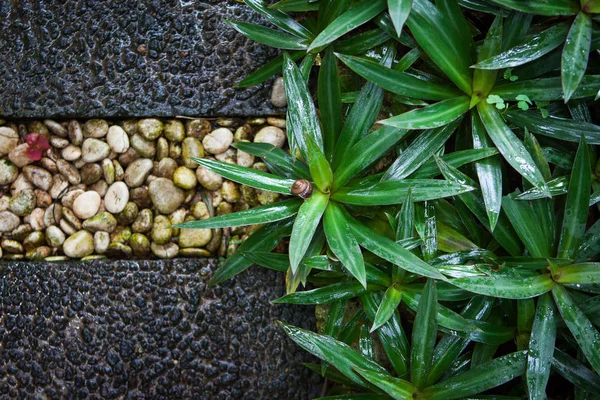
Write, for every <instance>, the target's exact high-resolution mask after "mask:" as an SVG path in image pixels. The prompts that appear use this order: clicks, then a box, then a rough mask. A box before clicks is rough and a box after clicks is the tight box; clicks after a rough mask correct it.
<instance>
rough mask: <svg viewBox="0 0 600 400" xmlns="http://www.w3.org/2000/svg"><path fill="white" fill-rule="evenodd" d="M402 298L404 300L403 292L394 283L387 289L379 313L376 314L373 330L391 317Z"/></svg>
mask: <svg viewBox="0 0 600 400" xmlns="http://www.w3.org/2000/svg"><path fill="white" fill-rule="evenodd" d="M400 300H402V292H401V291H400V290H398V289H397V288H396V287H395V286H394V285H392V286H390V287H389V288H388V289H387V290H386V291H385V294H384V295H383V299H382V300H381V303H380V304H379V308H378V309H377V314H376V315H375V319H374V321H373V326H372V327H371V332H374V331H375V330H377V329H378V328H379V327H381V326H382V325H383V324H385V323H386V322H387V321H388V319H390V318H391V316H392V315H393V314H394V312H395V311H396V310H397V309H398V305H399V304H400Z"/></svg>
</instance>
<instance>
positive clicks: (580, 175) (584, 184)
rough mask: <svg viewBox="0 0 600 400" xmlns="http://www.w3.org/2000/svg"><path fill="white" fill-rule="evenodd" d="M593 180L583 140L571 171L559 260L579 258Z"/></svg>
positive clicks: (559, 245) (586, 148) (559, 246)
mask: <svg viewBox="0 0 600 400" xmlns="http://www.w3.org/2000/svg"><path fill="white" fill-rule="evenodd" d="M591 180H592V176H591V170H590V155H589V151H588V146H587V144H586V141H585V139H583V140H582V141H581V143H580V144H579V149H578V150H577V154H576V155H575V164H574V165H573V170H572V171H571V179H570V181H569V191H568V193H567V201H566V204H565V216H564V219H563V224H562V232H561V235H560V242H559V244H558V257H559V258H568V259H574V258H575V257H576V256H577V249H578V248H579V246H580V245H581V243H582V242H583V236H584V234H585V226H586V222H587V218H588V210H589V203H590V187H591V184H592V182H591Z"/></svg>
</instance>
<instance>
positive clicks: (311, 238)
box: [176, 46, 495, 289]
mask: <svg viewBox="0 0 600 400" xmlns="http://www.w3.org/2000/svg"><path fill="white" fill-rule="evenodd" d="M394 55H395V50H394V47H393V46H390V47H389V48H388V50H387V52H386V56H385V58H384V59H383V60H382V62H383V63H388V64H389V63H391V61H392V59H393V58H394ZM320 74H322V76H321V77H320V79H319V100H320V105H321V113H322V115H324V116H326V117H327V119H324V120H323V128H321V124H320V122H319V119H318V117H317V113H316V109H315V107H314V105H313V101H312V98H311V96H310V93H309V91H308V88H307V86H306V82H305V78H304V76H303V74H302V72H301V70H300V68H298V67H297V66H296V64H295V63H294V62H293V60H292V59H291V57H289V56H288V55H284V66H283V77H284V82H285V88H286V94H287V96H288V98H290V99H294V101H292V102H290V105H289V107H288V119H287V128H288V129H287V132H288V140H289V143H290V148H291V153H292V154H297V155H298V156H299V158H294V157H293V156H292V155H290V154H287V153H285V152H284V151H283V150H281V149H278V148H275V147H274V146H272V145H268V144H261V143H243V142H238V143H236V144H235V146H236V147H237V148H238V149H240V150H243V151H245V152H248V153H251V154H254V155H255V156H259V157H262V158H263V160H264V161H265V163H266V164H267V165H268V166H269V167H270V168H271V170H272V171H273V172H274V173H265V172H261V171H257V170H255V169H251V168H245V167H240V166H235V165H232V164H228V163H225V162H219V161H213V160H206V159H196V161H197V162H198V163H199V164H200V165H202V166H203V167H205V168H208V169H210V170H212V171H214V172H216V173H219V174H220V175H222V176H223V177H225V178H227V179H231V180H233V181H236V182H238V183H241V184H244V185H249V186H252V187H254V188H257V189H262V190H269V191H273V192H277V193H282V194H286V195H292V194H293V195H297V196H299V197H301V198H300V199H288V200H284V201H282V202H278V203H275V204H272V205H267V206H262V207H258V208H254V209H250V210H247V211H241V212H238V213H234V214H227V215H223V216H219V217H216V218H211V219H208V220H202V221H192V222H189V223H186V224H181V225H177V226H176V227H180V228H182V227H186V228H221V227H228V226H242V225H253V224H263V223H275V226H267V227H264V228H262V230H261V231H259V232H257V233H255V234H254V235H253V236H252V238H251V239H249V240H247V241H246V242H245V243H244V244H242V246H240V248H239V251H240V252H247V251H253V250H254V251H255V250H263V251H264V250H266V251H269V250H271V249H272V248H273V247H275V245H276V244H277V242H278V241H279V240H280V239H281V238H282V237H285V236H291V238H290V246H289V265H290V272H291V279H292V280H293V281H294V282H296V284H295V285H292V286H296V285H297V284H298V283H299V282H300V281H303V282H305V281H306V276H307V275H308V273H309V272H310V269H311V267H310V266H308V265H306V264H305V263H302V260H303V258H305V255H307V251H308V250H309V249H310V248H311V242H314V243H313V245H312V246H313V247H315V248H316V250H317V251H320V249H321V247H322V245H323V239H324V238H326V240H327V244H328V246H329V249H330V250H331V251H332V253H333V254H334V255H335V257H337V258H338V259H339V260H341V261H342V263H343V265H344V267H345V268H346V269H347V270H348V272H349V273H351V274H352V275H353V276H354V277H355V278H356V279H357V280H358V281H359V282H360V283H361V284H362V286H363V287H364V288H365V289H366V288H367V280H366V271H365V265H364V262H363V257H362V253H361V250H360V246H362V247H364V248H367V249H369V250H370V251H372V252H374V253H375V254H378V255H379V256H381V257H384V258H387V259H389V260H390V261H393V262H395V263H397V264H399V265H401V266H402V267H403V268H404V269H406V270H408V271H411V272H413V273H417V274H419V275H422V276H430V277H433V278H441V277H442V276H441V274H439V273H438V272H437V271H436V270H435V269H434V268H432V267H431V266H429V265H428V264H427V263H425V262H423V261H422V260H420V259H419V258H418V257H416V256H414V255H413V254H412V253H410V252H409V251H407V250H406V249H404V248H403V247H402V246H400V245H399V244H397V243H395V242H394V241H392V240H390V239H388V238H386V237H385V236H382V235H380V234H377V233H376V232H374V231H372V230H371V229H369V228H368V227H367V226H365V225H364V224H362V223H361V222H359V221H358V220H357V219H356V218H355V217H354V216H353V215H352V214H355V215H357V214H360V213H361V209H360V207H368V206H386V205H394V204H400V203H402V202H403V201H404V199H405V198H406V197H407V196H408V195H409V193H410V196H412V198H413V199H414V200H416V201H427V200H433V199H439V198H443V197H448V196H454V195H457V194H460V193H464V192H467V191H470V190H472V188H471V187H469V186H467V185H464V184H461V183H459V182H449V181H445V180H440V179H429V178H430V177H431V175H432V174H434V175H435V173H436V171H435V169H431V168H429V169H428V170H419V167H421V165H422V164H423V163H424V161H425V159H424V158H423V157H422V155H419V153H421V152H423V151H425V152H433V151H435V150H437V149H438V148H439V146H440V145H441V144H442V143H443V141H444V140H445V139H446V138H447V137H448V136H449V135H450V134H451V133H452V131H453V130H454V128H455V126H454V125H451V126H449V127H443V128H440V129H433V130H431V131H428V132H426V133H425V134H424V135H422V136H421V137H419V138H416V139H415V140H413V141H412V143H411V147H409V149H407V151H406V152H404V153H403V154H402V155H401V156H400V157H399V158H398V160H399V162H397V168H402V169H403V171H404V172H403V175H404V177H407V178H410V177H412V176H415V175H416V176H418V177H419V179H402V180H394V181H386V182H379V180H378V179H375V180H374V179H373V178H372V177H363V176H362V175H363V174H364V173H365V172H366V171H367V170H368V168H369V167H370V166H371V165H373V164H374V163H376V162H377V161H378V160H379V159H380V158H381V157H382V156H384V155H385V154H387V153H388V152H389V150H390V148H391V147H392V146H394V145H395V144H397V143H398V142H399V141H400V140H402V139H404V138H405V136H406V134H407V131H406V130H404V129H396V128H388V127H383V128H380V129H378V130H376V131H375V132H372V133H370V134H368V133H369V130H370V128H371V126H372V125H373V122H374V121H375V119H376V118H377V115H378V113H379V109H380V107H381V103H382V100H383V91H382V90H381V89H379V88H377V87H376V86H374V85H367V86H366V87H365V88H364V89H363V91H362V92H361V95H360V96H359V99H358V100H357V102H356V103H355V104H354V106H353V107H352V110H351V111H350V113H349V114H348V117H347V118H346V120H345V121H344V123H343V124H342V121H341V120H340V117H341V112H340V111H339V110H341V96H340V91H339V86H338V84H337V79H336V77H337V67H336V60H335V58H334V57H333V53H332V52H331V51H328V52H327V53H326V55H325V57H324V59H323V63H322V65H321V71H320ZM424 137H427V139H426V140H423V138H424ZM493 154H495V152H493V151H492V152H490V151H489V150H486V149H481V150H478V151H477V150H476V151H472V152H468V153H466V154H464V153H463V154H462V155H463V157H461V158H459V159H458V160H456V161H455V162H456V165H461V164H464V163H465V162H469V161H472V160H475V159H481V158H484V157H488V156H490V155H493ZM415 155H418V157H416V159H415ZM303 160H306V161H307V162H306V163H305V162H304V161H303ZM278 221H279V222H278ZM321 221H322V224H321ZM265 232H269V234H268V235H265ZM321 232H322V233H321ZM308 255H309V256H312V255H313V254H312V253H308ZM250 264H251V261H249V260H248V259H247V258H245V257H244V256H242V255H240V256H233V257H231V258H229V259H228V260H227V262H226V263H225V264H224V265H223V266H222V267H221V268H220V269H219V270H218V271H217V273H216V274H215V276H214V278H213V282H214V283H218V282H220V281H222V280H223V279H227V278H230V277H232V276H234V275H235V274H237V273H239V272H241V271H243V270H244V269H245V268H247V267H248V266H249V265H250Z"/></svg>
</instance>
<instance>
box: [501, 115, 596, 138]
mask: <svg viewBox="0 0 600 400" xmlns="http://www.w3.org/2000/svg"><path fill="white" fill-rule="evenodd" d="M505 116H506V119H507V120H508V122H510V123H512V124H515V125H517V126H520V127H522V128H527V129H528V130H529V131H531V132H533V133H537V134H540V135H544V136H548V137H551V138H555V139H559V140H566V141H569V142H576V143H579V141H580V140H581V135H582V134H583V135H584V137H585V140H586V142H587V143H588V144H600V126H598V125H594V124H591V123H587V122H583V121H574V120H572V119H565V118H559V117H553V116H548V117H547V118H543V117H542V115H541V114H540V113H539V112H536V111H533V112H532V111H509V112H507V113H506V114H505Z"/></svg>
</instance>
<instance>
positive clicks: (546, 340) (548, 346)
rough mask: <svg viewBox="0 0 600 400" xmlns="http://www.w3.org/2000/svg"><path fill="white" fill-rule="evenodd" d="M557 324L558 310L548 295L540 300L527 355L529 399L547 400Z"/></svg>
mask: <svg viewBox="0 0 600 400" xmlns="http://www.w3.org/2000/svg"><path fill="white" fill-rule="evenodd" d="M556 324H557V319H556V308H555V307H554V302H553V300H552V297H551V295H550V294H549V293H546V294H544V295H542V296H541V297H540V298H539V300H538V305H537V310H536V313H535V317H534V321H533V328H532V330H531V338H530V340H529V352H528V354H527V372H526V374H527V375H526V376H527V379H526V381H527V388H528V389H529V398H530V399H532V400H544V399H545V398H546V384H547V383H548V378H549V377H550V369H551V366H552V357H553V354H554V342H555V340H556Z"/></svg>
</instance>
